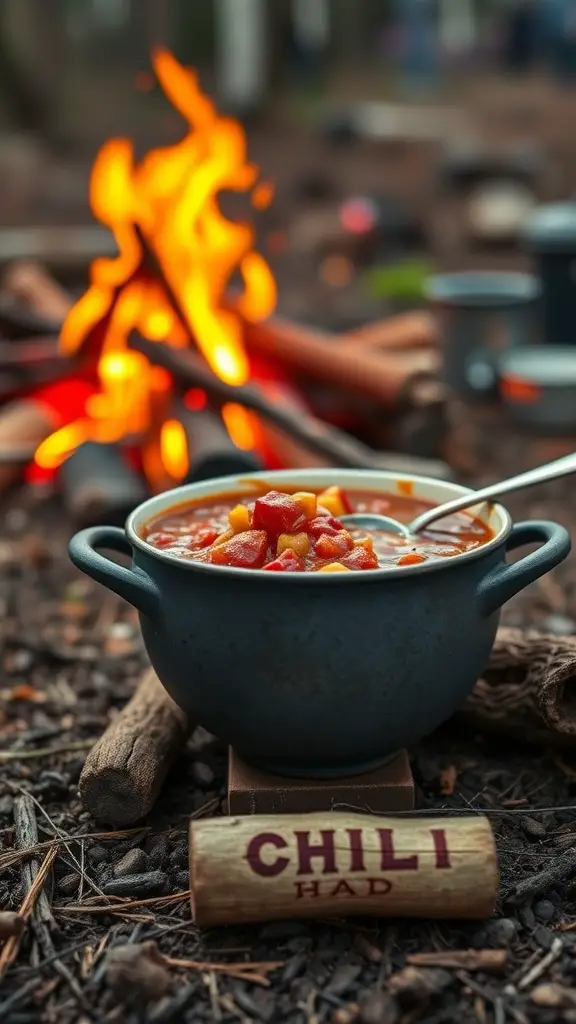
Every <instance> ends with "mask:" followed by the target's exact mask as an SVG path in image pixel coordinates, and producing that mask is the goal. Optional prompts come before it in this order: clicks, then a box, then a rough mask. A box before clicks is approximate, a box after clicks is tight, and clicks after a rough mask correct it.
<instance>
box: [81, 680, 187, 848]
mask: <svg viewBox="0 0 576 1024" xmlns="http://www.w3.org/2000/svg"><path fill="white" fill-rule="evenodd" d="M193 728H194V726H193V724H192V723H191V722H190V720H189V718H188V716H187V715H185V714H184V712H183V711H181V710H180V708H179V707H178V706H177V705H176V704H175V703H174V701H173V700H172V698H171V697H169V696H168V694H167V693H166V691H165V690H164V687H163V686H162V684H161V683H160V681H159V679H158V677H157V676H156V674H155V672H153V671H152V669H149V670H148V671H147V672H146V674H145V675H144V677H143V679H142V681H141V682H140V684H139V686H138V688H137V689H136V692H135V693H134V696H133V697H132V699H131V700H130V701H128V704H126V706H125V707H124V708H123V709H122V711H121V712H120V713H119V715H118V716H117V717H116V718H115V719H114V721H113V722H112V723H111V725H110V726H109V727H108V729H107V730H106V732H105V733H104V735H103V736H102V738H101V739H100V740H99V741H98V743H97V744H96V746H94V747H93V748H92V750H91V751H90V753H89V754H88V757H87V758H86V763H85V765H84V768H83V770H82V774H81V776H80V783H79V788H80V796H81V798H82V802H83V803H84V806H85V807H86V808H87V810H89V811H90V813H91V814H92V815H93V817H94V818H95V819H96V820H97V821H101V822H103V823H105V824H107V825H113V826H115V827H116V828H123V827H126V826H127V825H132V824H133V823H134V822H136V821H140V820H141V819H142V818H143V817H145V815H146V814H148V812H149V811H150V810H151V808H152V807H153V806H154V802H155V800H156V798H157V796H158V794H159V792H160V789H161V786H162V783H163V782H164V779H165V778H166V775H167V773H168V770H169V768H170V766H171V764H172V763H173V761H174V759H175V758H176V757H177V755H178V754H179V752H180V751H181V750H182V748H183V746H184V744H185V742H186V739H187V737H188V735H189V734H190V732H191V731H192V729H193Z"/></svg>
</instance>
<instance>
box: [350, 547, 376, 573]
mask: <svg viewBox="0 0 576 1024" xmlns="http://www.w3.org/2000/svg"><path fill="white" fill-rule="evenodd" d="M342 564H343V565H345V566H347V568H348V569H377V568H378V558H377V557H376V555H375V554H374V552H373V551H368V550H367V548H361V547H356V548H354V550H353V551H351V552H350V554H349V555H346V557H345V558H343V559H342Z"/></svg>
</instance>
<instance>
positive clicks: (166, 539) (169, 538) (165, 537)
mask: <svg viewBox="0 0 576 1024" xmlns="http://www.w3.org/2000/svg"><path fill="white" fill-rule="evenodd" d="M146 540H147V541H148V543H149V544H153V546H154V547H155V548H167V547H169V546H170V544H174V542H175V541H176V537H175V536H174V534H172V533H163V531H162V530H157V531H156V532H155V533H149V534H148V536H147V537H146Z"/></svg>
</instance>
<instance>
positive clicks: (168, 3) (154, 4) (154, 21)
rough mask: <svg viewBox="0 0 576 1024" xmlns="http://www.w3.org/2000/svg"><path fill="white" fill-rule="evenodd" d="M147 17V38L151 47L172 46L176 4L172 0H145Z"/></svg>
mask: <svg viewBox="0 0 576 1024" xmlns="http://www.w3.org/2000/svg"><path fill="white" fill-rule="evenodd" d="M143 6H144V11H145V18H146V39H147V41H148V47H149V49H152V47H154V46H166V47H168V48H170V47H171V44H172V29H173V15H174V5H173V3H172V0H143Z"/></svg>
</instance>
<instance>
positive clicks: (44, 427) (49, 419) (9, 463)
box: [0, 398, 58, 491]
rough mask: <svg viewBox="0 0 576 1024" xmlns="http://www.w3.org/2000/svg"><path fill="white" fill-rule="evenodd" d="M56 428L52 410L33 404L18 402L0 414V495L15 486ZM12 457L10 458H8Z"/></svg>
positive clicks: (5, 407)
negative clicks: (38, 448)
mask: <svg viewBox="0 0 576 1024" xmlns="http://www.w3.org/2000/svg"><path fill="white" fill-rule="evenodd" d="M57 426H58V422H57V420H56V418H55V416H54V414H53V413H52V412H51V410H50V409H49V408H48V407H47V406H45V405H42V404H40V403H38V402H36V401H35V400H34V398H21V399H17V400H15V401H13V402H10V403H9V404H8V405H6V406H4V408H3V409H2V410H1V411H0V449H1V452H2V455H3V456H5V458H3V459H2V460H1V461H0V491H3V490H5V489H6V488H8V487H10V486H11V485H12V484H14V483H16V481H17V480H18V479H19V477H20V476H21V474H22V470H23V468H24V465H25V464H26V462H28V461H29V458H30V455H31V454H32V453H33V451H34V450H35V449H36V447H37V446H38V445H39V444H40V442H41V441H44V440H45V438H47V437H48V435H49V434H51V433H52V431H53V430H54V429H55V428H56V427H57ZM11 456H12V457H11Z"/></svg>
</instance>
